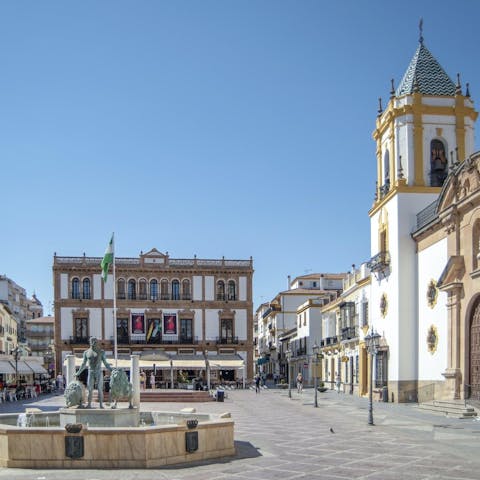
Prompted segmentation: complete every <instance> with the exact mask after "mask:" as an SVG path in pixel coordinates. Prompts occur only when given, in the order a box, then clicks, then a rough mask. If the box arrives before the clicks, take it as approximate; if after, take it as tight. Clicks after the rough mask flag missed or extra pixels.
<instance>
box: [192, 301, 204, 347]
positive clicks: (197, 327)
mask: <svg viewBox="0 0 480 480" xmlns="http://www.w3.org/2000/svg"><path fill="white" fill-rule="evenodd" d="M194 312H195V316H194V317H193V319H194V320H193V322H194V327H193V335H194V336H195V337H198V340H199V341H201V340H202V339H203V325H202V323H203V310H201V309H200V308H196V309H195V310H194Z"/></svg>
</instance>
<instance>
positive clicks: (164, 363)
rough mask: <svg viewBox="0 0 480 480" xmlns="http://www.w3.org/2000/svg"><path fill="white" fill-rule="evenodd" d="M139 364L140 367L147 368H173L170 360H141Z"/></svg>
mask: <svg viewBox="0 0 480 480" xmlns="http://www.w3.org/2000/svg"><path fill="white" fill-rule="evenodd" d="M139 364H140V368H147V369H150V370H153V368H154V367H155V368H156V369H160V370H167V369H170V368H171V365H170V360H140V361H139Z"/></svg>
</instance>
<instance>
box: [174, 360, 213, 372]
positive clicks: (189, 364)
mask: <svg viewBox="0 0 480 480" xmlns="http://www.w3.org/2000/svg"><path fill="white" fill-rule="evenodd" d="M172 364H173V368H184V369H185V370H199V369H204V368H206V367H205V359H204V358H191V359H186V358H182V359H175V358H172Z"/></svg>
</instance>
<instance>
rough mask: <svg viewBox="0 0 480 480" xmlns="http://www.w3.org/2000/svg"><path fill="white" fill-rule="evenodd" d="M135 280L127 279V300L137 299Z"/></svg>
mask: <svg viewBox="0 0 480 480" xmlns="http://www.w3.org/2000/svg"><path fill="white" fill-rule="evenodd" d="M136 286H137V285H136V282H135V280H133V279H132V280H129V281H128V299H129V300H136V299H137V288H136Z"/></svg>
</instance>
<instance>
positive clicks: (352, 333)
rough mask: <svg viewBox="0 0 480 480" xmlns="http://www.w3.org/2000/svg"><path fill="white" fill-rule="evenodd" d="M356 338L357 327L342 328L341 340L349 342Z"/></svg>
mask: <svg viewBox="0 0 480 480" xmlns="http://www.w3.org/2000/svg"><path fill="white" fill-rule="evenodd" d="M357 337H358V331H357V327H347V328H342V331H341V334H340V338H341V340H351V339H352V338H357Z"/></svg>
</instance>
